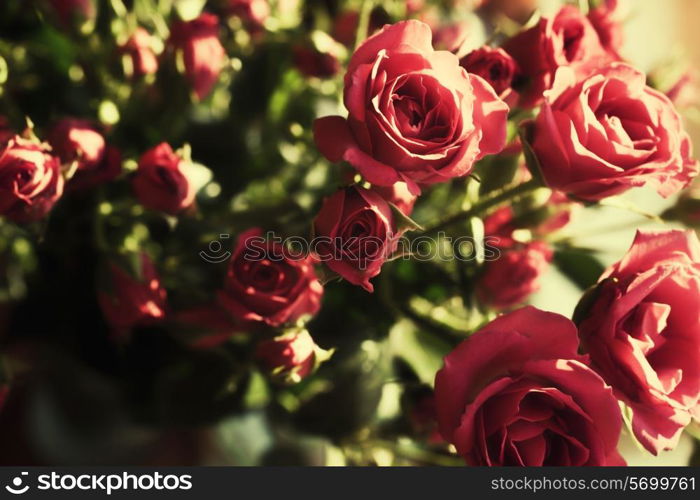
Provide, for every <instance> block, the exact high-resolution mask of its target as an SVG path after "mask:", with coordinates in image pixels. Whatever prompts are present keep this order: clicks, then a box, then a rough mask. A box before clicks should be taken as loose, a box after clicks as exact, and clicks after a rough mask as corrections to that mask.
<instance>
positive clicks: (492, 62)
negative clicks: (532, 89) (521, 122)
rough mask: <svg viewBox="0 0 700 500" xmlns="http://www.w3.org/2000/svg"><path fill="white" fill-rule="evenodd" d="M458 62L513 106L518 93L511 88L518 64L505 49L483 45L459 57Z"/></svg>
mask: <svg viewBox="0 0 700 500" xmlns="http://www.w3.org/2000/svg"><path fill="white" fill-rule="evenodd" d="M459 64H460V65H461V66H462V67H463V68H464V69H466V70H467V71H468V72H469V73H472V74H474V75H478V76H480V77H481V78H483V79H484V80H486V81H487V82H488V83H489V84H490V85H491V87H493V90H494V91H495V92H496V94H497V95H498V97H500V98H501V99H502V100H503V101H505V102H506V103H508V105H510V106H513V105H514V104H515V103H516V102H517V100H518V94H517V92H515V91H514V90H513V80H514V79H515V77H516V76H517V74H518V71H519V70H518V65H517V63H516V62H515V60H514V59H513V58H512V57H511V56H510V55H509V54H508V53H507V52H506V51H505V50H503V49H500V48H496V49H494V48H491V47H489V46H487V45H484V46H483V47H481V48H479V49H476V50H473V51H471V52H470V53H469V54H467V55H466V56H464V57H463V58H462V59H460V61H459Z"/></svg>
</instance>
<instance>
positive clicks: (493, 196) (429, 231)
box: [421, 179, 541, 236]
mask: <svg viewBox="0 0 700 500" xmlns="http://www.w3.org/2000/svg"><path fill="white" fill-rule="evenodd" d="M538 187H541V186H540V183H539V182H538V181H537V180H535V179H532V180H529V181H527V182H524V183H522V184H518V185H516V186H513V187H510V188H505V189H503V190H501V191H494V192H493V193H489V194H488V195H487V196H485V197H484V198H482V199H480V200H479V201H478V202H476V203H475V204H474V205H472V206H471V208H469V209H467V210H463V211H461V212H458V213H456V214H453V215H450V216H449V217H447V218H446V219H443V220H442V221H439V222H437V223H436V224H435V225H433V226H430V227H428V228H426V230H425V231H424V232H423V233H421V236H426V235H428V236H430V235H435V234H437V233H438V232H440V231H442V230H443V229H446V228H448V227H449V226H451V225H453V224H455V223H457V222H461V221H465V220H467V219H469V218H470V217H475V216H477V215H483V214H484V213H485V212H486V211H488V210H490V209H492V208H495V207H497V206H498V205H501V204H503V203H504V202H506V201H508V200H511V199H514V198H519V197H521V196H524V195H526V194H528V193H530V192H531V191H534V190H535V189H537V188H538Z"/></svg>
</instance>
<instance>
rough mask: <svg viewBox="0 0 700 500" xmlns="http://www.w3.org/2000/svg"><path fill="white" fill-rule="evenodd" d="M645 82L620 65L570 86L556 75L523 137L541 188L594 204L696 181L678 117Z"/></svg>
mask: <svg viewBox="0 0 700 500" xmlns="http://www.w3.org/2000/svg"><path fill="white" fill-rule="evenodd" d="M645 78H646V77H645V75H644V73H642V72H640V71H637V70H636V69H634V68H632V67H631V66H629V65H626V64H622V63H613V64H611V65H609V66H607V67H605V68H602V69H600V70H598V71H596V72H595V73H594V74H593V75H591V76H590V77H588V78H586V79H584V80H583V81H580V82H578V83H576V80H575V75H574V74H573V72H572V71H571V70H570V69H569V68H561V69H560V70H559V71H558V72H557V78H556V81H555V84H554V87H553V88H552V89H551V90H550V91H549V92H547V94H546V99H545V102H544V104H543V106H542V109H541V111H540V113H539V115H538V116H537V119H536V120H535V121H534V122H532V123H531V125H530V126H528V127H527V134H526V135H528V140H529V141H530V143H531V146H532V150H533V151H534V153H535V156H536V157H537V162H538V164H539V165H538V169H539V170H540V171H541V173H542V176H543V178H544V180H545V182H546V183H547V185H548V186H549V187H551V188H552V189H558V190H561V191H564V192H565V193H568V194H570V195H574V196H576V197H578V198H581V199H584V200H588V201H597V200H600V199H602V198H605V197H607V196H613V195H617V194H620V193H622V192H624V191H627V190H628V189H630V188H632V187H637V186H642V185H644V184H647V183H649V184H652V185H654V186H655V187H656V188H657V190H658V192H659V194H661V195H662V196H664V197H668V196H670V195H672V194H674V193H676V192H678V191H680V190H681V189H683V188H684V187H685V186H687V185H688V183H689V182H690V180H691V179H692V178H693V177H694V176H696V175H697V173H698V164H697V162H696V161H695V160H693V159H692V158H691V155H692V151H691V143H690V138H689V137H688V134H687V133H686V132H685V130H683V125H682V122H681V118H680V116H679V115H678V113H677V112H676V111H675V110H674V109H673V105H672V104H671V102H670V101H669V99H668V98H667V97H666V96H665V95H663V94H661V93H660V92H657V91H656V90H653V89H651V88H650V87H647V86H646V85H645Z"/></svg>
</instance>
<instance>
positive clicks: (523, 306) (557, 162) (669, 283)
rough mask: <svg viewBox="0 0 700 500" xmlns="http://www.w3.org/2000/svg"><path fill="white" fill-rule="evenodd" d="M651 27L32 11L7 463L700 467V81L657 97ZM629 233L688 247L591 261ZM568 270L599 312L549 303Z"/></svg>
mask: <svg viewBox="0 0 700 500" xmlns="http://www.w3.org/2000/svg"><path fill="white" fill-rule="evenodd" d="M627 7H630V6H627ZM627 15H628V13H626V12H625V5H624V4H623V2H621V1H620V2H618V1H616V0H590V1H583V2H573V4H571V3H567V2H562V3H561V5H557V6H556V7H554V8H550V9H544V8H542V10H540V9H539V8H538V5H537V2H536V1H534V0H531V1H499V0H483V1H471V2H470V1H467V0H462V1H457V0H447V1H440V2H437V1H436V2H432V1H429V0H426V1H425V2H423V1H411V2H389V3H386V2H384V3H381V4H380V3H378V2H377V3H375V2H372V1H371V0H362V1H358V2H355V1H353V0H348V1H346V2H343V1H327V2H314V1H308V2H301V1H297V0H269V1H268V0H219V1H217V0H210V1H205V0H195V1H192V0H189V1H186V0H165V1H158V2H156V1H153V0H131V1H129V0H110V1H105V2H97V1H94V0H80V1H77V0H47V1H41V0H31V1H9V2H3V4H2V5H1V6H0V216H2V217H1V219H0V231H1V233H0V255H1V258H0V277H1V280H0V281H1V283H0V285H1V287H0V288H1V289H0V294H1V295H0V297H1V298H2V306H1V307H2V314H0V322H1V323H0V325H1V327H0V342H1V344H0V411H1V412H2V413H0V429H3V430H0V442H3V441H6V440H8V439H9V436H12V438H13V439H15V440H16V442H17V443H19V444H18V445H17V446H16V447H15V448H13V447H11V446H8V447H5V446H4V445H3V448H5V453H0V454H1V455H3V456H2V462H3V463H16V462H17V461H18V460H22V461H25V462H30V463H44V462H56V463H74V462H89V461H93V460H94V459H93V458H91V457H93V456H94V454H96V453H99V454H100V456H102V457H103V458H102V459H100V460H102V461H105V462H114V461H128V462H132V463H157V464H163V463H178V464H181V463H202V462H206V463H212V462H214V463H237V464H260V463H264V464H287V463H307V464H360V465H364V464H379V465H392V464H438V465H443V464H445V465H451V464H460V463H464V462H466V463H467V464H469V465H489V466H491V465H525V466H540V465H576V466H580V465H599V466H602V465H622V464H625V463H626V462H625V459H624V458H623V454H621V453H620V450H619V449H618V446H619V443H620V440H621V439H627V440H633V441H635V442H636V443H637V444H638V445H639V447H640V448H641V449H644V450H645V453H646V452H649V453H651V454H653V455H657V454H659V453H660V452H662V451H664V450H673V449H675V448H677V447H678V446H679V442H681V441H682V440H687V439H690V441H691V442H693V441H692V438H689V437H688V436H698V435H700V431H699V430H698V429H699V428H698V423H697V422H698V419H700V403H699V401H700V241H698V238H697V236H696V234H695V232H694V231H693V230H692V229H683V225H686V226H689V227H693V226H695V225H697V224H698V220H700V219H698V213H700V205H698V202H697V200H698V199H700V198H699V197H698V196H697V193H696V191H697V188H695V189H694V188H693V187H692V186H691V183H692V181H693V179H694V177H695V176H697V175H698V173H699V171H700V170H699V165H698V163H697V162H696V161H695V160H694V159H693V157H692V145H691V141H690V137H689V135H688V133H687V132H686V131H685V129H684V125H683V122H682V118H681V115H680V114H679V110H688V109H692V108H693V106H694V105H695V102H694V101H693V96H692V85H693V76H692V72H690V71H681V72H680V73H679V72H678V71H677V70H676V68H675V67H674V68H660V69H659V70H658V71H656V72H655V73H654V74H651V75H650V76H647V75H646V74H645V73H644V72H642V71H640V70H639V69H637V68H636V67H635V66H634V65H633V64H632V63H631V62H630V61H629V60H628V59H627V58H626V56H625V55H624V54H626V52H625V48H626V47H625V45H624V42H625V40H624V37H623V23H624V21H625V19H626V17H627ZM679 75H680V76H679ZM642 186H646V189H647V191H646V192H647V196H655V194H651V195H650V194H649V192H650V191H651V190H653V191H655V192H657V193H658V195H660V196H661V197H663V198H668V199H670V200H671V201H670V208H668V209H666V210H665V211H661V210H655V209H654V210H648V209H647V208H645V207H644V208H643V207H640V206H639V205H638V204H635V203H634V202H633V201H632V200H631V198H630V197H629V194H628V192H630V190H633V188H640V187H642ZM686 188H687V189H686ZM679 194H680V196H676V195H679ZM676 200H677V201H676ZM606 207H615V208H616V209H617V210H618V212H612V213H624V212H622V210H627V211H628V212H630V213H632V214H633V215H634V216H635V217H636V218H635V220H634V222H633V223H632V227H633V226H635V225H636V226H642V225H644V224H649V223H650V224H655V226H654V229H640V230H638V231H637V233H636V237H635V238H634V241H633V242H632V244H631V247H630V248H629V251H628V252H627V253H626V254H624V255H621V254H620V255H616V256H615V259H616V262H615V263H614V264H612V265H610V266H606V265H604V264H602V263H601V258H602V257H601V252H599V251H598V249H596V248H590V247H587V246H586V245H583V244H582V242H581V241H582V240H581V238H580V237H577V236H576V235H575V234H569V233H567V228H568V227H570V226H571V224H572V219H574V218H581V217H589V216H591V215H592V216H593V217H595V216H596V215H597V214H600V213H602V212H601V210H602V209H604V208H606ZM620 209H622V210H620ZM585 236H586V235H584V237H585ZM551 268H556V269H557V270H558V272H559V274H560V275H563V277H564V279H567V280H568V281H569V283H568V286H570V287H571V286H573V287H575V288H576V290H577V292H576V293H577V296H578V298H579V299H580V300H578V305H577V306H576V307H575V310H574V308H573V307H572V308H571V310H570V311H569V314H568V315H562V314H558V313H555V312H548V311H545V310H542V309H540V308H537V307H533V306H532V305H527V304H528V302H529V301H530V300H531V297H532V296H533V294H534V293H535V292H537V291H538V290H539V289H540V286H541V283H542V281H543V279H544V276H545V274H546V273H548V272H549V271H550V269H551ZM553 309H554V310H558V311H561V310H562V307H557V306H555V307H553ZM564 309H565V308H564ZM3 407H4V408H3ZM39 413H40V414H41V415H42V416H41V418H39V417H38V416H37V415H38V414H39ZM47 421H48V422H51V425H50V426H49V427H50V428H51V429H52V431H51V432H48V431H46V429H45V422H47ZM18 436H19V439H18V440H17V438H18ZM59 450H60V451H59ZM106 450H109V451H106Z"/></svg>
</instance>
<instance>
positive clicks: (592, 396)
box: [435, 307, 624, 466]
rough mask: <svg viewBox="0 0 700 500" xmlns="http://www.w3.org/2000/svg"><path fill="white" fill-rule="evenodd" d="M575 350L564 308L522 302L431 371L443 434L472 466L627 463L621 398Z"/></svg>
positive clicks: (573, 337) (473, 336) (573, 331)
mask: <svg viewBox="0 0 700 500" xmlns="http://www.w3.org/2000/svg"><path fill="white" fill-rule="evenodd" d="M577 349H578V339H577V335H576V327H575V326H574V324H573V323H572V322H571V321H569V320H568V319H566V318H565V317H563V316H560V315H558V314H553V313H548V312H544V311H540V310H538V309H535V308H534V307H526V308H524V309H520V310H518V311H515V312H512V313H510V314H506V315H505V316H501V317H500V318H498V319H496V320H494V321H492V322H491V323H489V324H488V325H486V326H485V327H484V328H482V329H481V330H479V331H478V332H476V333H475V334H473V335H472V336H471V337H469V338H468V339H467V340H465V341H463V342H462V343H461V344H460V345H459V346H457V348H456V349H455V350H453V351H452V352H451V353H450V354H448V355H447V356H446V357H445V365H444V367H443V368H442V369H441V370H440V371H439V372H438V374H437V376H436V377H435V400H436V403H437V419H438V424H439V426H440V432H441V433H442V435H443V437H444V438H445V439H446V440H447V441H449V442H450V443H452V444H454V446H455V447H456V448H457V451H458V453H459V454H460V455H462V457H464V460H465V461H466V462H467V463H468V464H470V465H487V466H514V465H515V466H582V465H589V466H592V465H624V461H623V460H622V458H621V457H620V456H619V454H618V453H617V449H616V448H617V442H618V439H619V437H620V430H621V427H622V418H621V414H620V408H619V406H618V403H617V400H616V399H615V397H614V396H613V394H612V390H611V389H610V387H608V386H607V385H605V382H604V381H603V379H602V378H600V376H598V375H597V374H596V373H595V372H594V371H593V370H591V369H590V368H589V367H588V366H587V365H586V359H585V358H583V357H581V356H579V355H578V354H577Z"/></svg>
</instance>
